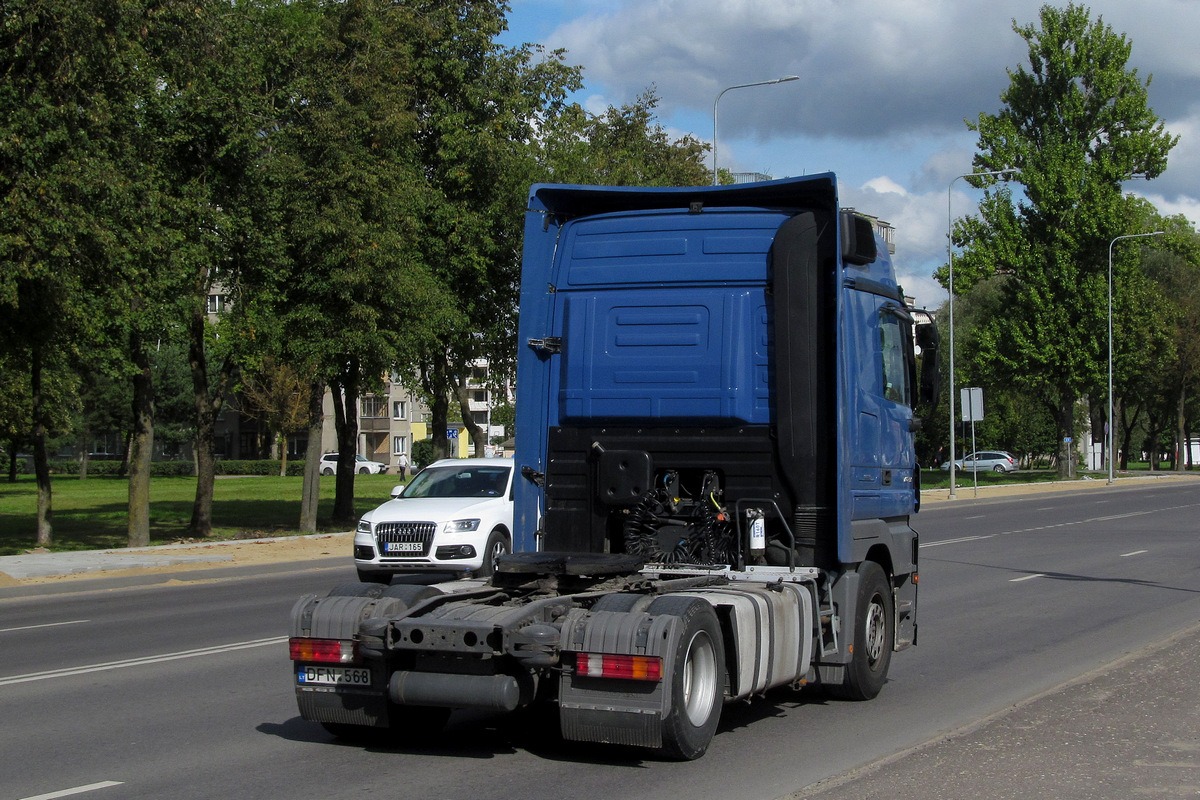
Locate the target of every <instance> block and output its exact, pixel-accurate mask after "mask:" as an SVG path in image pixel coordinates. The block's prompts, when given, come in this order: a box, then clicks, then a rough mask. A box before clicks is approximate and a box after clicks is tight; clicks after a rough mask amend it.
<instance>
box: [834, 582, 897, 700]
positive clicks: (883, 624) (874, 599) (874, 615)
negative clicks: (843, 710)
mask: <svg viewBox="0 0 1200 800" xmlns="http://www.w3.org/2000/svg"><path fill="white" fill-rule="evenodd" d="M892 602H893V600H892V589H891V586H890V585H889V584H888V579H887V575H885V574H884V572H883V568H882V567H880V566H879V565H878V564H876V563H875V562H874V561H864V562H863V563H862V564H861V565H860V566H859V568H858V601H857V603H856V604H855V609H856V610H855V614H856V616H857V618H856V619H855V625H854V649H853V651H852V653H851V656H850V662H849V663H848V664H846V672H845V677H844V678H843V679H842V685H841V686H839V687H837V688H836V689H835V690H834V694H836V695H837V696H838V697H841V698H844V699H846V700H870V699H871V698H873V697H875V696H876V695H877V694H879V691H880V690H881V689H882V688H883V684H884V683H885V682H886V681H887V673H888V666H889V665H890V664H891V663H892V649H893V648H894V647H895V643H896V615H895V613H894V611H893V606H892Z"/></svg>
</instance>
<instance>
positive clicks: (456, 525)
mask: <svg viewBox="0 0 1200 800" xmlns="http://www.w3.org/2000/svg"><path fill="white" fill-rule="evenodd" d="M477 530H479V520H478V519H452V520H450V521H449V522H447V523H446V524H445V525H444V526H442V533H466V532H467V531H477Z"/></svg>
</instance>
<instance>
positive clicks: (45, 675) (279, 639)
mask: <svg viewBox="0 0 1200 800" xmlns="http://www.w3.org/2000/svg"><path fill="white" fill-rule="evenodd" d="M287 640H288V637H286V636H272V637H271V638H270V639H255V640H253V641H249V642H235V643H233V644H223V645H217V646H216V647H204V648H200V649H198V650H183V651H181V652H178V653H164V654H163V655H160V656H144V657H142V658H131V659H128V660H126V661H109V662H107V663H104V664H90V665H88V666H85V667H67V668H65V669H53V670H48V671H46V672H31V673H28V674H26V675H13V676H12V677H9V678H0V686H10V685H12V684H14V683H30V682H31V681H44V680H48V679H50V678H67V677H70V676H72V675H87V674H88V673H92V672H105V671H107V670H110V669H124V668H125V667H140V666H144V665H146V664H161V663H163V662H165V661H178V660H179V659H181V658H197V657H199V656H212V655H218V654H220V653H232V652H234V651H235V650H248V649H250V648H253V647H265V646H268V645H273V644H282V643H283V642H286V641H287Z"/></svg>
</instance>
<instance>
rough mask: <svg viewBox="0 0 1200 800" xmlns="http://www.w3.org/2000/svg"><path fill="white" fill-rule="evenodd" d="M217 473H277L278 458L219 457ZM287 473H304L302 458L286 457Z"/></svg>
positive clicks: (295, 474)
mask: <svg viewBox="0 0 1200 800" xmlns="http://www.w3.org/2000/svg"><path fill="white" fill-rule="evenodd" d="M216 473H217V474H218V475H278V474H279V459H277V458H276V459H269V458H264V459H260V460H257V461H243V460H233V459H221V460H219V461H217V466H216ZM287 474H288V475H292V476H300V475H303V474H304V459H302V458H294V459H288V465H287Z"/></svg>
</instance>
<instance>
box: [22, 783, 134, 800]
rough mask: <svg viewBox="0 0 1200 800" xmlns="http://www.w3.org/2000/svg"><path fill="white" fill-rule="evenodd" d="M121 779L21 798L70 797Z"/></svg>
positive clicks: (47, 798)
mask: <svg viewBox="0 0 1200 800" xmlns="http://www.w3.org/2000/svg"><path fill="white" fill-rule="evenodd" d="M121 783H122V782H121V781H100V782H99V783H89V784H88V785H87V786H76V787H75V788H73V789H60V790H59V791H57V792H50V793H49V794H39V795H34V796H32V797H25V798H22V800H54V798H56V797H71V796H73V795H77V794H83V793H84V792H94V791H96V790H97V789H107V788H108V787H110V786H120V785H121Z"/></svg>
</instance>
